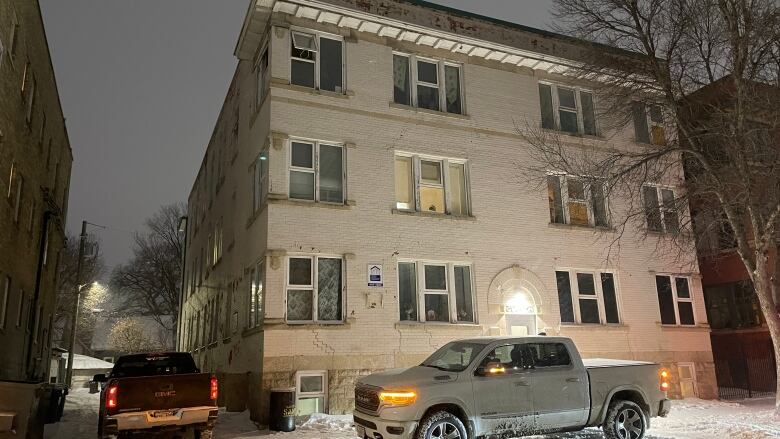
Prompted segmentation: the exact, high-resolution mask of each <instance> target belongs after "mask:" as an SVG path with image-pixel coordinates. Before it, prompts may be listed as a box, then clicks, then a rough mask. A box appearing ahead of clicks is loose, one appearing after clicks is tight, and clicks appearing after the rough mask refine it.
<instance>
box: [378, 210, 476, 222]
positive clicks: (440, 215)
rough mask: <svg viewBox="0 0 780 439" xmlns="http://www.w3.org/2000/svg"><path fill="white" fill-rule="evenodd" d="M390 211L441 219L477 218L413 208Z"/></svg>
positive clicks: (466, 219) (397, 213) (471, 219)
mask: <svg viewBox="0 0 780 439" xmlns="http://www.w3.org/2000/svg"><path fill="white" fill-rule="evenodd" d="M391 212H392V213H393V214H394V215H408V216H421V217H428V218H442V219H450V220H459V221H476V220H477V217H475V216H471V215H452V214H449V213H433V212H417V211H415V210H402V209H398V208H395V207H394V208H393V209H392V210H391Z"/></svg>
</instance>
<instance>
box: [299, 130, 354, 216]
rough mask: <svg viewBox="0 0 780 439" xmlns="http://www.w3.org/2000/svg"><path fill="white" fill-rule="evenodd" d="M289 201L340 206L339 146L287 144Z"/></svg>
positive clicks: (341, 162)
mask: <svg viewBox="0 0 780 439" xmlns="http://www.w3.org/2000/svg"><path fill="white" fill-rule="evenodd" d="M290 149H291V151H290V192H289V194H290V198H291V199H296V200H309V201H318V202H323V203H333V204H344V148H343V146H342V145H337V144H330V143H322V142H310V141H303V140H300V141H299V140H293V141H291V142H290Z"/></svg>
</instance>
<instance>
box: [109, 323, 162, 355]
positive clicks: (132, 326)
mask: <svg viewBox="0 0 780 439" xmlns="http://www.w3.org/2000/svg"><path fill="white" fill-rule="evenodd" d="M108 343H109V345H110V346H111V347H112V348H113V349H114V350H116V351H119V352H120V353H122V354H133V353H138V352H150V351H156V350H160V349H162V344H161V343H160V341H159V340H156V339H155V338H154V337H152V336H151V335H150V334H148V333H147V331H146V330H145V329H144V326H143V324H142V323H141V321H139V320H138V319H136V318H133V317H124V318H121V319H119V320H117V321H116V323H115V324H114V326H113V327H112V328H111V333H110V334H109V335H108Z"/></svg>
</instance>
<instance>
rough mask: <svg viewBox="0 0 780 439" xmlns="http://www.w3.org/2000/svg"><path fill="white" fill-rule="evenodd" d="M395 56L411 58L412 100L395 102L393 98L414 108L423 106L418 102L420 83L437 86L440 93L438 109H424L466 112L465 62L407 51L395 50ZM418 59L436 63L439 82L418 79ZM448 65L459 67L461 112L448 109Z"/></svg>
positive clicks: (410, 86)
mask: <svg viewBox="0 0 780 439" xmlns="http://www.w3.org/2000/svg"><path fill="white" fill-rule="evenodd" d="M393 56H402V57H404V58H406V59H408V60H409V72H408V73H409V76H410V77H409V81H410V82H409V94H410V96H409V100H410V102H409V104H403V103H398V102H395V100H393V102H394V103H396V104H398V105H410V106H412V107H414V108H421V107H420V106H419V105H418V102H417V86H418V84H419V85H423V86H425V87H430V88H436V89H437V91H438V95H439V109H438V110H429V109H427V108H422V109H423V110H428V111H439V112H442V113H449V114H461V115H463V114H466V97H465V93H464V90H465V87H464V85H465V82H464V79H463V64H460V63H456V62H452V61H445V60H441V59H436V58H428V57H423V56H417V55H412V54H409V53H405V52H396V51H393ZM418 61H421V62H426V63H429V64H435V65H436V79H437V80H438V84H433V83H430V82H424V81H420V80H419V79H418V76H417V73H418V68H417V62H418ZM446 66H449V67H456V68H457V69H458V71H459V74H458V90H459V93H460V112H457V113H455V112H450V111H448V109H447V83H446V78H445V71H446Z"/></svg>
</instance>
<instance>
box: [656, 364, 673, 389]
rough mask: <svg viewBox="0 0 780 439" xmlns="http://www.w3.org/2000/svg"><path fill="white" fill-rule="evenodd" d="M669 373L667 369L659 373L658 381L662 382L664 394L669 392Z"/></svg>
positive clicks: (661, 387)
mask: <svg viewBox="0 0 780 439" xmlns="http://www.w3.org/2000/svg"><path fill="white" fill-rule="evenodd" d="M669 377H670V375H669V371H668V370H666V369H661V370H660V371H659V372H658V379H659V382H660V386H659V387H660V389H661V391H662V392H666V391H668V390H669Z"/></svg>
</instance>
